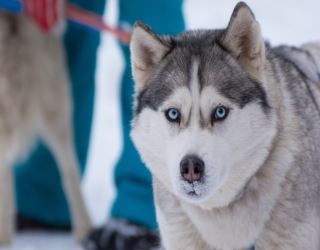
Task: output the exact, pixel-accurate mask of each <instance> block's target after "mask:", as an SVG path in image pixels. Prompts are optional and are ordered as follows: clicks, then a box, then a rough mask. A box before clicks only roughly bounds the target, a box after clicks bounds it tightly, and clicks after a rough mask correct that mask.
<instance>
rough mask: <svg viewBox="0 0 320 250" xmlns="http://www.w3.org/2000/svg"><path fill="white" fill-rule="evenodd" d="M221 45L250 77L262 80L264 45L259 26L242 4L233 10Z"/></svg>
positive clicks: (248, 9)
mask: <svg viewBox="0 0 320 250" xmlns="http://www.w3.org/2000/svg"><path fill="white" fill-rule="evenodd" d="M221 43H222V45H223V46H225V47H226V49H227V50H228V51H229V52H230V53H231V55H232V56H233V57H234V58H235V59H237V60H238V62H239V63H240V65H241V66H242V67H243V68H244V69H245V70H246V71H247V72H248V73H249V74H250V75H251V76H252V77H254V78H256V79H258V80H261V79H262V74H263V68H264V63H265V45H264V41H263V38H262V36H261V31H260V26H259V24H258V23H257V21H256V20H255V18H254V14H253V13H252V11H251V10H250V8H249V7H248V5H247V4H245V3H244V2H240V3H238V4H237V5H236V7H235V8H234V11H233V13H232V16H231V19H230V22H229V25H228V28H227V29H226V33H225V35H224V36H223V38H222V41H221Z"/></svg>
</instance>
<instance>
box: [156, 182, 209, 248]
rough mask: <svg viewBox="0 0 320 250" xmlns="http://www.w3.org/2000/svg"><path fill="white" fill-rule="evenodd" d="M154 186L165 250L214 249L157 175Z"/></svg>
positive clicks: (158, 219)
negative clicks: (202, 236)
mask: <svg viewBox="0 0 320 250" xmlns="http://www.w3.org/2000/svg"><path fill="white" fill-rule="evenodd" d="M153 188H154V197H155V206H156V213H157V221H158V224H159V228H160V235H161V242H162V245H163V247H164V248H165V250H195V249H199V250H200V249H201V250H209V249H211V250H212V248H210V247H209V246H208V245H207V244H206V243H205V242H204V240H203V239H202V238H201V236H200V234H199V233H198V232H197V230H196V228H195V227H194V225H193V224H192V222H191V221H190V219H189V218H188V216H187V215H186V214H185V213H184V211H183V210H182V209H181V206H180V202H179V201H178V199H177V198H176V197H175V196H174V195H173V194H172V193H170V191H169V190H168V189H167V188H166V187H164V185H163V184H162V183H161V182H160V181H159V180H158V179H156V178H155V177H154V178H153Z"/></svg>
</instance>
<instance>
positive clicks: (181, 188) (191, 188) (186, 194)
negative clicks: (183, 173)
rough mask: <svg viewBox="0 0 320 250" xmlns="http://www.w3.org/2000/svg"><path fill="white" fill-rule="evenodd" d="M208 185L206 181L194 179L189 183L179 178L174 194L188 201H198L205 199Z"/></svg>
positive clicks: (207, 194)
mask: <svg viewBox="0 0 320 250" xmlns="http://www.w3.org/2000/svg"><path fill="white" fill-rule="evenodd" d="M210 193H211V192H209V187H208V185H207V184H206V183H203V182H198V181H195V182H193V183H189V182H187V181H184V180H180V181H179V183H178V188H177V191H176V195H177V196H178V197H180V198H182V199H183V200H185V201H187V202H190V203H198V202H202V201H205V200H206V199H207V198H208V197H209V194H210Z"/></svg>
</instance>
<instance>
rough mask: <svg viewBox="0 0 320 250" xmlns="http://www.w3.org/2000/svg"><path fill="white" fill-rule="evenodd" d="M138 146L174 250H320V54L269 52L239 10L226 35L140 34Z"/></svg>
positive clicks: (318, 49)
mask: <svg viewBox="0 0 320 250" xmlns="http://www.w3.org/2000/svg"><path fill="white" fill-rule="evenodd" d="M130 49H131V56H132V69H133V77H134V80H135V91H136V95H135V114H134V119H133V121H132V132H131V136H132V139H133V141H134V143H135V146H136V147H137V149H138V151H139V153H140V154H141V157H142V159H143V161H144V162H145V163H146V165H147V166H148V168H149V169H150V170H151V172H152V175H153V188H154V195H155V205H156V213H157V220H158V223H159V227H160V233H161V237H162V244H163V246H164V248H165V249H167V250H185V249H190V250H195V249H197V250H200V249H201V250H202V249H205V250H207V249H222V250H234V249H242V248H246V247H251V246H254V248H255V249H259V250H260V249H265V250H271V249H272V250H275V249H286V250H292V249H313V250H315V249H318V250H319V249H320V110H319V108H320V103H319V102H320V91H319V87H320V82H319V79H318V73H317V72H320V44H317V43H313V44H309V45H307V46H305V47H303V48H292V47H285V46H283V47H278V48H271V47H270V46H269V45H268V44H266V43H265V42H264V40H263V38H262V36H261V32H260V27H259V25H258V23H257V21H256V20H255V17H254V15H253V13H252V12H251V10H250V8H249V7H248V6H247V5H246V4H245V3H243V2H241V3H238V5H237V6H236V7H235V9H234V11H233V14H232V16H231V19H230V22H229V24H228V27H227V28H226V29H223V30H197V31H186V32H183V33H181V34H180V35H178V36H176V37H170V36H160V35H157V34H155V33H154V32H153V31H152V30H151V29H150V28H149V27H148V26H146V25H144V24H143V23H141V22H139V21H138V22H137V23H136V24H135V26H134V30H133V36H132V41H131V44H130Z"/></svg>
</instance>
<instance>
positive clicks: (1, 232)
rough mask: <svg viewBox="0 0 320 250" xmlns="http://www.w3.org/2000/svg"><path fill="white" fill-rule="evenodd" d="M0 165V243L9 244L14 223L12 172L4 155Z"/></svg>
mask: <svg viewBox="0 0 320 250" xmlns="http://www.w3.org/2000/svg"><path fill="white" fill-rule="evenodd" d="M1 159H2V161H1V166H0V245H6V244H9V243H10V241H11V238H12V234H13V225H14V220H13V218H14V217H13V216H14V210H15V204H14V187H13V174H12V170H11V168H10V167H9V166H8V164H7V162H6V160H5V157H4V156H3V157H1Z"/></svg>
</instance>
